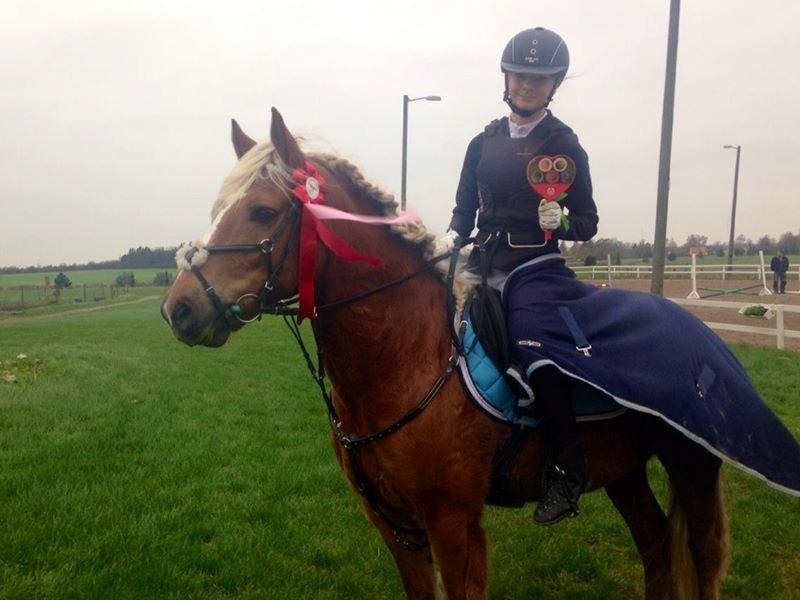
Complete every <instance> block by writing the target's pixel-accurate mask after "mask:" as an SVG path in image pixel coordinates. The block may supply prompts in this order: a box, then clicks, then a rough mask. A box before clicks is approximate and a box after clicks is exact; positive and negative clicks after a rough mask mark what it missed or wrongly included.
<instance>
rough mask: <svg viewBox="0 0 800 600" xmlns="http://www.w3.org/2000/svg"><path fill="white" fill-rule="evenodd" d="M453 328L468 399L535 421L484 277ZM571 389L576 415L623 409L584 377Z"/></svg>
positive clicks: (604, 415)
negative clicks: (456, 331) (512, 362)
mask: <svg viewBox="0 0 800 600" xmlns="http://www.w3.org/2000/svg"><path fill="white" fill-rule="evenodd" d="M457 318H458V317H457ZM457 330H458V332H459V342H460V345H461V351H462V352H461V356H460V358H459V362H458V367H459V375H460V377H461V381H462V383H463V384H464V387H465V389H466V390H467V392H468V393H469V397H470V399H471V400H472V402H473V403H474V404H475V405H476V406H477V407H478V408H480V409H481V410H482V411H483V412H485V413H486V414H488V415H489V416H491V417H493V418H495V419H498V420H500V421H503V422H507V423H511V424H513V425H520V426H523V427H527V428H535V427H537V426H538V425H539V418H538V417H537V415H536V399H535V397H534V394H533V390H532V389H531V388H530V386H529V385H528V382H527V379H526V377H525V376H524V375H523V374H522V373H520V372H519V371H518V370H517V368H516V367H515V366H514V365H513V364H511V357H510V341H509V337H508V329H507V327H506V319H505V314H504V311H503V303H502V299H501V297H500V292H498V291H497V290H495V289H494V288H492V287H491V286H489V285H488V284H487V283H483V282H482V283H479V284H478V285H476V286H475V287H474V288H473V289H472V291H471V292H470V296H469V297H468V299H467V301H466V303H465V304H464V310H463V312H462V315H461V317H460V319H459V323H458V324H457ZM570 389H571V395H572V402H573V405H574V408H575V417H576V420H577V421H594V420H599V419H609V418H613V417H616V416H619V415H620V414H622V413H623V412H624V411H625V409H624V408H623V407H622V406H620V405H619V404H618V403H617V402H615V401H614V399H613V398H611V397H610V396H608V395H607V394H605V393H603V392H601V391H600V390H597V389H595V388H593V387H592V386H590V385H588V384H586V383H584V382H582V381H578V380H571V385H570Z"/></svg>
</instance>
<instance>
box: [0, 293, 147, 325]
mask: <svg viewBox="0 0 800 600" xmlns="http://www.w3.org/2000/svg"><path fill="white" fill-rule="evenodd" d="M160 298H161V296H145V297H144V298H139V299H138V300H130V301H128V302H117V303H115V304H106V305H104V306H92V307H91V308H75V309H71V310H65V311H62V312H55V313H50V314H47V315H38V316H36V317H21V318H19V319H17V318H14V317H10V318H8V319H0V327H2V326H3V325H15V324H17V323H30V322H31V321H41V320H43V319H57V318H59V317H68V316H71V315H79V314H83V313H90V312H96V311H98V310H106V309H109V308H116V307H117V306H128V305H130V304H139V303H140V302H148V301H150V300H159V299H160Z"/></svg>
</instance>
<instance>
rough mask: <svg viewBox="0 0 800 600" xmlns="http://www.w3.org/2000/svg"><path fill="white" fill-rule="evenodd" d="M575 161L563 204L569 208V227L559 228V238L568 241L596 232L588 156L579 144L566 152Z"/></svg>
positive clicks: (577, 239)
mask: <svg viewBox="0 0 800 600" xmlns="http://www.w3.org/2000/svg"><path fill="white" fill-rule="evenodd" d="M568 154H569V155H570V156H572V159H573V160H574V161H575V167H576V171H577V172H576V173H575V181H574V182H573V184H572V187H570V189H569V190H568V192H567V198H566V200H565V201H564V205H565V206H566V207H567V209H568V210H569V229H568V230H566V231H565V230H564V227H563V226H562V227H561V228H560V229H559V238H561V239H562V240H568V241H570V242H585V241H587V240H590V239H592V238H593V237H594V235H595V234H596V233H597V221H598V218H597V206H596V205H595V203H594V199H593V198H592V178H591V175H590V174H589V158H588V157H587V156H586V152H585V151H584V150H583V148H581V147H580V146H577V147H576V148H575V149H573V150H572V151H571V152H569V153H568Z"/></svg>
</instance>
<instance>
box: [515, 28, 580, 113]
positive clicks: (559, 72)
mask: <svg viewBox="0 0 800 600" xmlns="http://www.w3.org/2000/svg"><path fill="white" fill-rule="evenodd" d="M568 69H569V50H568V49H567V44H566V43H565V42H564V40H563V39H562V38H561V36H560V35H558V34H557V33H555V32H554V31H550V30H549V29H545V28H544V27H534V28H533V29H526V30H525V31H520V32H519V33H518V34H517V35H515V36H514V37H512V38H511V39H510V40H509V41H508V43H507V44H506V47H505V49H504V50H503V56H502V57H501V58H500V70H501V71H502V72H503V74H504V76H505V91H504V93H503V100H504V101H505V102H506V104H508V105H509V107H511V110H512V111H514V112H515V113H516V114H518V115H520V116H522V117H529V116H531V115H532V114H534V113H536V112H537V111H538V110H540V109H542V108H545V107H546V106H547V105H548V104H550V101H551V100H552V99H553V94H555V92H556V89H557V88H558V86H559V85H561V82H562V81H563V80H564V76H565V75H566V74H567V70H568ZM508 73H534V74H537V75H555V76H556V83H555V85H554V86H553V91H552V92H550V96H549V97H548V98H547V102H546V103H545V104H544V106H540V107H539V108H537V109H536V110H532V111H531V110H524V109H522V108H520V107H518V106H517V105H515V104H514V103H513V102H512V101H511V98H510V97H509V95H508Z"/></svg>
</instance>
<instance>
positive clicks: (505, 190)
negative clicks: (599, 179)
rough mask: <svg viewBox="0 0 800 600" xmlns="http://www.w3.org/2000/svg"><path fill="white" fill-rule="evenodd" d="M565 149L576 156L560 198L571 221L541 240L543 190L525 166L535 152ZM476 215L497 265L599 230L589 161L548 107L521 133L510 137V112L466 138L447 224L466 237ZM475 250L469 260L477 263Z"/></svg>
mask: <svg viewBox="0 0 800 600" xmlns="http://www.w3.org/2000/svg"><path fill="white" fill-rule="evenodd" d="M540 154H544V155H548V156H555V155H558V154H563V155H566V156H569V157H571V158H572V160H573V161H574V162H575V167H576V171H577V172H576V175H575V180H574V182H573V183H572V185H571V187H570V188H569V189H568V190H567V196H566V198H565V199H564V201H563V202H562V203H561V206H562V207H566V209H567V210H566V211H565V212H567V213H568V215H569V222H570V227H569V230H565V229H564V228H563V226H562V227H559V228H558V229H556V230H554V231H553V236H552V238H551V239H550V241H545V239H544V232H543V231H542V230H541V228H540V227H539V202H540V201H541V196H540V195H538V194H537V193H536V192H534V191H533V188H532V187H531V185H530V184H529V183H528V180H527V176H526V169H527V166H528V163H529V162H530V160H531V159H532V158H533V157H534V156H537V155H540ZM476 213H477V216H478V229H479V233H478V238H479V239H480V240H481V241H485V240H487V239H489V238H491V240H490V241H489V242H488V244H487V255H488V256H489V257H490V264H489V266H490V267H491V268H494V269H498V270H501V271H510V270H511V269H513V268H514V267H516V266H518V265H520V264H522V263H523V262H525V261H527V260H530V259H531V258H534V257H536V256H540V255H542V254H548V253H553V252H558V241H559V240H560V239H561V240H569V241H586V240H589V239H591V238H592V237H593V236H594V235H595V233H597V207H596V206H595V203H594V200H593V199H592V180H591V177H590V175H589V161H588V157H587V156H586V152H585V151H584V150H583V148H581V145H580V143H579V142H578V137H577V136H576V135H575V134H574V133H573V132H572V130H571V129H570V128H569V127H567V126H566V125H565V124H564V123H562V122H561V121H559V120H558V119H556V118H555V117H554V116H553V115H552V114H551V113H549V112H548V114H547V116H546V117H545V118H544V119H543V120H542V122H541V123H539V124H538V125H537V126H536V127H534V129H533V130H532V131H531V133H530V134H528V136H527V137H524V138H515V139H512V138H511V137H510V135H509V129H508V118H507V117H503V118H502V119H497V120H495V121H492V122H491V123H490V124H489V125H487V126H486V128H485V129H484V131H483V132H482V133H480V134H478V135H477V136H475V138H473V139H472V141H471V142H470V143H469V147H468V148H467V155H466V157H465V158H464V166H463V168H462V170H461V179H460V181H459V184H458V191H457V193H456V207H455V208H454V209H453V219H452V221H451V222H450V228H451V229H453V230H454V231H455V232H457V233H458V234H459V235H460V236H461V237H467V236H469V234H470V233H471V232H472V229H473V228H474V226H475V215H476ZM476 263H477V255H476V253H473V256H472V257H471V258H470V264H471V265H473V266H475V265H476Z"/></svg>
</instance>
